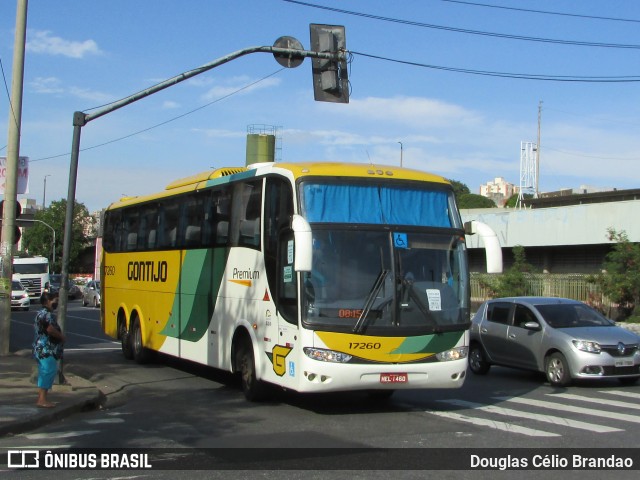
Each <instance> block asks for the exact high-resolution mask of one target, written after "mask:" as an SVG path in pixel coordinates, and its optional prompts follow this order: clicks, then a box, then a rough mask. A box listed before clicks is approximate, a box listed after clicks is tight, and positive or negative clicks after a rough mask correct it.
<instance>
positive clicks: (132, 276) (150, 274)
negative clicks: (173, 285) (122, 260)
mask: <svg viewBox="0 0 640 480" xmlns="http://www.w3.org/2000/svg"><path fill="white" fill-rule="evenodd" d="M168 270H169V267H168V265H167V262H166V261H164V260H159V261H157V262H154V261H151V260H146V261H143V262H129V263H128V264H127V279H128V280H133V281H135V282H166V281H167V271H168Z"/></svg>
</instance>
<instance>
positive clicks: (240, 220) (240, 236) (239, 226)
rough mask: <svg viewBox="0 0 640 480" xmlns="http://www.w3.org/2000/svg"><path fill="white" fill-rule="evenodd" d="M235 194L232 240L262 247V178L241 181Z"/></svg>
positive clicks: (240, 244)
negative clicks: (252, 180) (254, 180)
mask: <svg viewBox="0 0 640 480" xmlns="http://www.w3.org/2000/svg"><path fill="white" fill-rule="evenodd" d="M234 194H235V195H234V198H233V213H232V217H233V219H232V229H231V242H232V244H237V245H239V246H245V247H250V248H260V220H261V215H260V213H261V209H262V207H261V205H262V180H259V181H256V182H246V183H241V184H239V185H238V188H237V189H236V190H235V192H234Z"/></svg>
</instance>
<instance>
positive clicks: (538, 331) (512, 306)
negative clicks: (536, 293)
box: [469, 297, 640, 386]
mask: <svg viewBox="0 0 640 480" xmlns="http://www.w3.org/2000/svg"><path fill="white" fill-rule="evenodd" d="M470 333H471V338H470V347H469V367H470V369H471V371H472V372H473V373H476V374H479V375H483V374H485V373H487V372H488V371H489V368H490V366H491V365H503V366H507V367H516V368H524V369H528V370H537V371H540V372H544V373H545V375H546V376H547V380H548V381H549V382H550V383H551V384H552V385H555V386H565V385H568V384H569V383H571V381H572V380H573V379H579V378H589V379H598V378H600V379H601V378H617V379H619V380H620V381H621V382H622V383H624V384H632V383H635V382H637V381H638V379H639V378H640V337H639V336H638V335H636V334H634V333H632V332H630V331H628V330H626V329H624V328H620V327H617V326H616V325H615V323H614V322H613V321H611V320H609V319H607V318H605V317H604V316H602V315H601V314H600V313H599V312H597V311H596V310H594V309H593V308H591V307H589V306H588V305H585V304H584V303H582V302H578V301H576V300H570V299H566V298H547V297H512V298H497V299H494V300H489V301H487V302H485V303H484V304H482V306H481V307H480V309H479V310H478V312H477V313H476V315H475V316H474V317H473V320H472V323H471V332H470Z"/></svg>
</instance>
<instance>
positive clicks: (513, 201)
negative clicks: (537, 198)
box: [504, 193, 533, 208]
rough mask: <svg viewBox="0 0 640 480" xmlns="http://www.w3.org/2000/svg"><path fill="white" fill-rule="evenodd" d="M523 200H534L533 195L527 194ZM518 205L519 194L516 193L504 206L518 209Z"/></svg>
mask: <svg viewBox="0 0 640 480" xmlns="http://www.w3.org/2000/svg"><path fill="white" fill-rule="evenodd" d="M522 198H523V199H524V200H529V199H531V198H533V195H532V194H530V193H525V194H524V195H523V196H522ZM517 205H518V194H517V193H514V194H513V195H511V196H510V197H509V200H507V203H505V204H504V207H505V208H516V206H517Z"/></svg>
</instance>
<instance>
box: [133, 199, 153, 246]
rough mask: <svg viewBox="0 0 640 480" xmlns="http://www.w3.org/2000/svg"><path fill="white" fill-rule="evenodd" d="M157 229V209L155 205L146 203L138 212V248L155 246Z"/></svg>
mask: <svg viewBox="0 0 640 480" xmlns="http://www.w3.org/2000/svg"><path fill="white" fill-rule="evenodd" d="M157 229H158V209H157V206H156V205H146V206H144V207H143V208H142V210H141V212H140V230H139V231H138V250H153V249H154V248H156V231H157Z"/></svg>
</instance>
